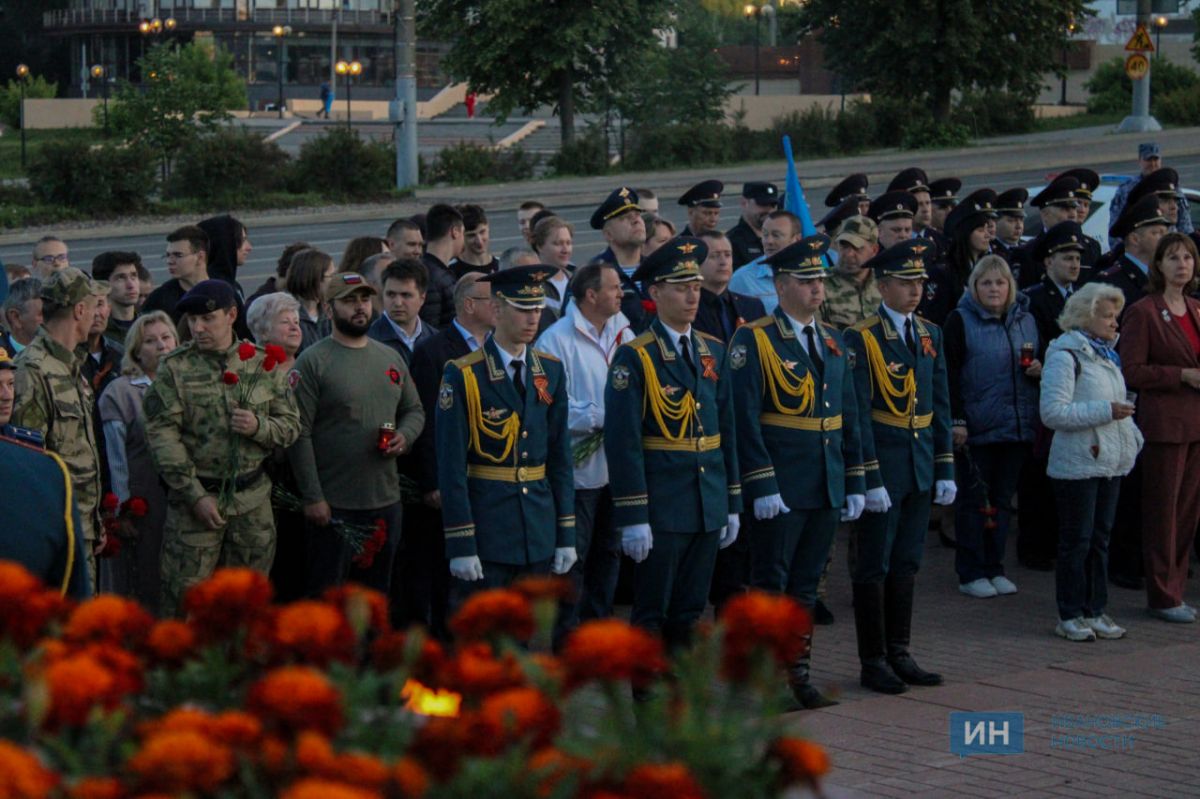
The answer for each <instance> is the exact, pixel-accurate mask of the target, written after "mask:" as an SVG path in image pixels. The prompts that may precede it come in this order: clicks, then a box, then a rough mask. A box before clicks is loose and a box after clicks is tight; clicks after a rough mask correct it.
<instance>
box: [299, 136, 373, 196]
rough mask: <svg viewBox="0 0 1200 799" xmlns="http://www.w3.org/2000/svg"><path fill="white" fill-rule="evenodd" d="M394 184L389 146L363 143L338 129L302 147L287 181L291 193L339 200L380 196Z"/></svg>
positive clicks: (357, 137)
mask: <svg viewBox="0 0 1200 799" xmlns="http://www.w3.org/2000/svg"><path fill="white" fill-rule="evenodd" d="M395 185H396V158H395V154H394V153H393V151H392V146H391V145H390V144H387V143H383V142H367V141H363V139H362V138H361V137H359V135H358V133H357V132H354V131H348V130H346V129H345V128H343V127H341V126H335V127H331V128H329V129H328V130H326V131H325V132H324V133H322V134H321V135H320V136H317V137H316V138H314V139H310V140H309V141H307V142H305V143H304V144H303V145H301V147H300V154H299V156H297V158H296V160H295V162H294V163H293V165H292V170H291V175H290V178H289V180H288V186H289V188H290V189H291V190H292V191H294V192H299V193H303V192H308V191H320V192H323V193H324V194H327V195H329V196H331V197H335V198H339V199H340V198H351V197H353V198H355V199H368V198H374V197H381V196H383V195H386V194H387V193H388V192H389V191H390V190H391V188H392V187H393V186H395Z"/></svg>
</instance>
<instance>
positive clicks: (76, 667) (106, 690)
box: [34, 653, 122, 730]
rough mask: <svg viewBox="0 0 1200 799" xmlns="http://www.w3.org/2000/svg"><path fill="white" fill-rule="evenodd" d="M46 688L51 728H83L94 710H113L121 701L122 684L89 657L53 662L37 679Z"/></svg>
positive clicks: (47, 722)
mask: <svg viewBox="0 0 1200 799" xmlns="http://www.w3.org/2000/svg"><path fill="white" fill-rule="evenodd" d="M34 681H35V683H40V684H42V685H44V686H45V689H46V691H47V693H48V696H49V698H50V706H49V709H48V711H47V712H46V716H45V718H44V719H43V721H42V724H43V726H45V727H46V728H47V729H52V730H53V729H57V728H59V727H62V726H64V725H66V726H73V727H78V726H81V725H83V724H84V723H85V722H86V721H87V718H88V715H89V714H90V713H91V712H92V708H93V707H100V708H103V709H104V710H112V709H113V708H115V707H116V706H117V705H118V704H120V702H121V696H122V692H121V688H120V686H121V683H120V681H119V680H118V678H117V675H115V674H114V673H113V672H112V671H111V670H109V669H108V668H107V667H106V666H105V665H104V664H103V663H101V662H100V661H99V660H97V659H96V658H95V657H92V656H91V655H89V654H82V653H81V654H74V655H68V656H67V657H64V658H62V659H61V660H57V661H55V662H53V663H50V664H49V665H48V666H46V668H45V670H44V671H43V672H42V673H41V674H40V675H38V676H37V677H35V680H34Z"/></svg>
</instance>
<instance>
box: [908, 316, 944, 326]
mask: <svg viewBox="0 0 1200 799" xmlns="http://www.w3.org/2000/svg"><path fill="white" fill-rule="evenodd" d="M913 316H915V317H916V318H917V321H918V322H924V323H925V324H927V325H929V326H930V327H939V325H938V324H937V323H936V322H930V321H929V320H928V319H926V318H925V317H924V316H921V315H920V314H919V313H915V314H913Z"/></svg>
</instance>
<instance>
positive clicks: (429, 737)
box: [409, 716, 467, 781]
mask: <svg viewBox="0 0 1200 799" xmlns="http://www.w3.org/2000/svg"><path fill="white" fill-rule="evenodd" d="M466 733H467V729H466V725H464V724H463V723H462V721H461V720H460V719H457V718H446V717H443V716H432V717H430V718H428V719H426V720H425V723H424V724H423V725H421V728H420V729H418V730H417V735H416V737H415V738H414V739H413V742H412V745H411V746H410V747H409V754H410V755H411V756H412V757H414V758H416V760H417V761H418V762H419V763H420V764H421V765H423V766H424V767H425V768H427V769H429V771H430V773H431V774H433V775H434V777H436V778H437V779H438V780H439V781H445V780H448V779H450V777H452V776H454V772H456V771H458V763H459V760H460V759H461V758H462V757H463V756H464V755H465V754H466V751H465V748H466V740H465V737H466Z"/></svg>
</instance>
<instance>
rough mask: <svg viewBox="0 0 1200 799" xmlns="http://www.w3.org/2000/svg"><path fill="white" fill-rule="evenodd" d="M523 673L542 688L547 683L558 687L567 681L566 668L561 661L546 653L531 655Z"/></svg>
mask: <svg viewBox="0 0 1200 799" xmlns="http://www.w3.org/2000/svg"><path fill="white" fill-rule="evenodd" d="M525 672H526V674H528V675H529V677H530V679H531V680H533V681H534V682H536V683H537V684H538V685H542V686H543V687H545V685H546V684H547V683H548V684H550V685H554V686H560V685H562V684H563V683H564V682H565V681H566V679H567V668H566V666H565V665H564V664H563V662H562V660H560V659H559V658H557V657H555V656H554V655H551V654H547V653H546V652H534V653H533V654H531V655H530V656H529V659H528V665H527V667H526V669H525Z"/></svg>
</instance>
